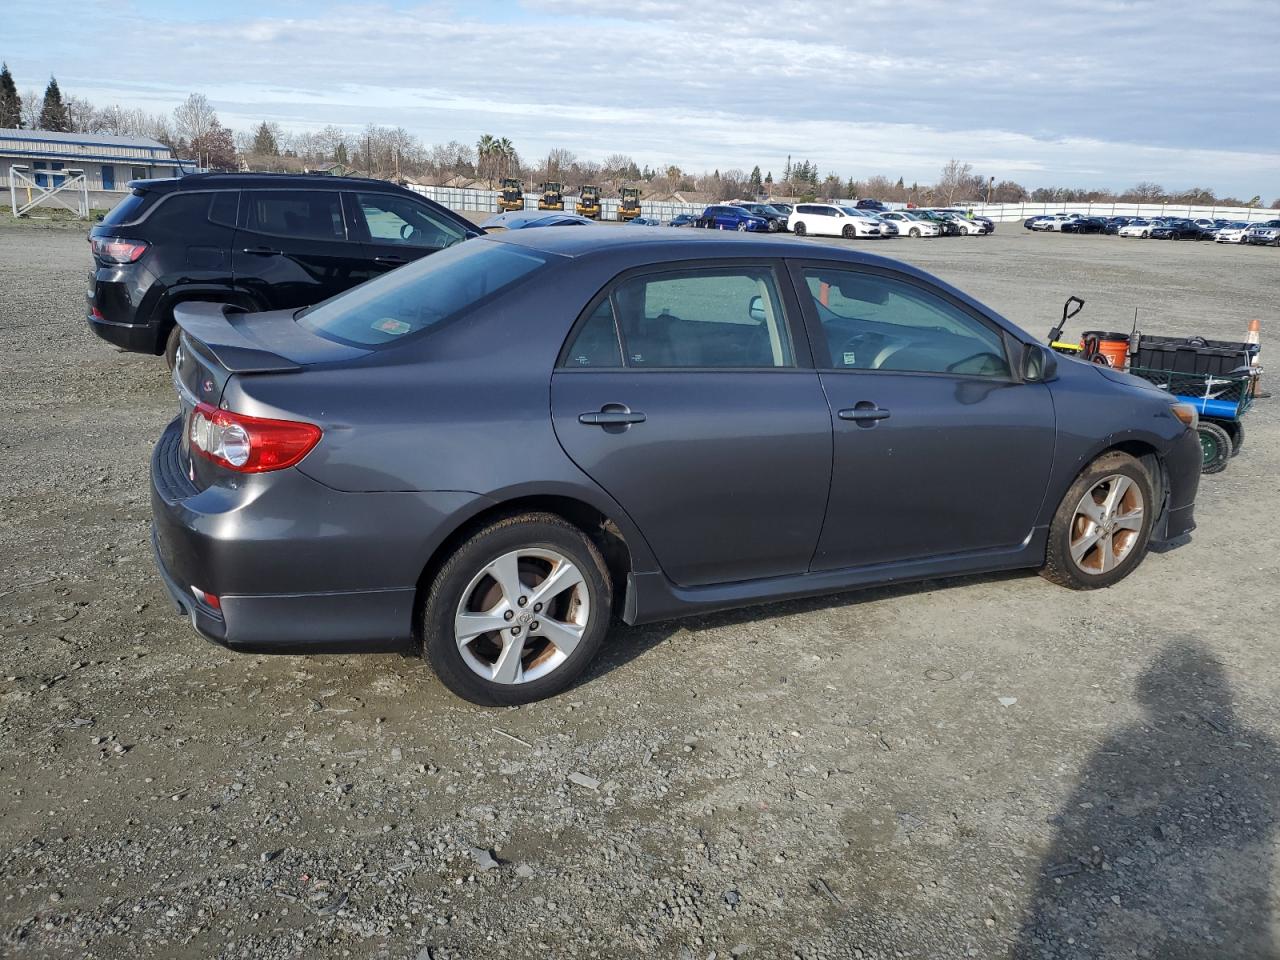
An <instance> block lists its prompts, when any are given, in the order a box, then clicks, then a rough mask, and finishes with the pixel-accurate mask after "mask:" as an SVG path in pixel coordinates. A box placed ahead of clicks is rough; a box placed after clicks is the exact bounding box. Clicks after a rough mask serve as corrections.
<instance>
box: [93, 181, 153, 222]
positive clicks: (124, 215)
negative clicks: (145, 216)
mask: <svg viewBox="0 0 1280 960" xmlns="http://www.w3.org/2000/svg"><path fill="white" fill-rule="evenodd" d="M146 206H147V193H146V191H145V190H133V191H131V192H130V193H129V195H128V196H127V197H125V198H124V199H123V200H121V201H120V202H119V203H117V204H116V205H115V206H114V207H112V208H111V212H110V213H108V214H107V215H106V216H105V217H103V218H102V222H103V223H104V224H106V225H107V226H108V227H115V226H119V225H120V224H122V223H133V221H135V220H137V219H138V218H139V217H140V216H142V211H143V210H144V209H145V208H146Z"/></svg>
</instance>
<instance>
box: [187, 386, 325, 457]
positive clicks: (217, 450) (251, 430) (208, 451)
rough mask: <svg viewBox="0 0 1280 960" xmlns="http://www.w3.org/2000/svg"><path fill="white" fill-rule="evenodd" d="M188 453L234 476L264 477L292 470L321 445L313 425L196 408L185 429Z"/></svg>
mask: <svg viewBox="0 0 1280 960" xmlns="http://www.w3.org/2000/svg"><path fill="white" fill-rule="evenodd" d="M187 430H188V431H189V434H188V436H189V438H190V440H191V449H192V450H194V451H195V452H196V453H198V454H200V456H202V457H204V458H205V459H207V460H212V461H213V462H214V463H216V464H218V465H219V466H222V467H226V468H227V469H228V470H235V471H236V472H237V473H266V472H267V471H268V470H283V469H284V468H285V467H291V466H293V465H294V464H295V463H297V462H298V461H300V460H301V459H302V458H303V457H305V456H306V455H307V454H308V453H310V452H311V449H312V448H313V447H314V446H315V445H316V444H317V443H319V442H320V436H321V431H320V428H319V427H317V426H316V425H315V424H313V423H299V422H297V421H294V420H267V419H265V418H263V417H249V416H246V415H244V414H243V413H232V412H231V411H230V410H219V409H218V408H217V407H215V406H213V405H211V404H208V403H201V404H198V405H197V406H196V408H195V410H194V411H192V414H191V422H190V423H189V424H188V425H187Z"/></svg>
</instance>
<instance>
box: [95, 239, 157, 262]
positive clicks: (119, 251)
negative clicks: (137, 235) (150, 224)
mask: <svg viewBox="0 0 1280 960" xmlns="http://www.w3.org/2000/svg"><path fill="white" fill-rule="evenodd" d="M89 246H90V247H91V248H92V249H93V255H94V256H95V257H97V258H98V259H99V260H101V261H103V262H104V263H136V262H137V260H138V258H139V257H141V256H142V255H143V254H144V253H146V252H147V244H146V242H145V241H143V240H120V239H117V238H115V237H90V238H89Z"/></svg>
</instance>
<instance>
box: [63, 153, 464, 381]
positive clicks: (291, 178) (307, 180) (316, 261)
mask: <svg viewBox="0 0 1280 960" xmlns="http://www.w3.org/2000/svg"><path fill="white" fill-rule="evenodd" d="M129 186H130V188H131V190H130V193H129V195H128V196H127V197H125V198H124V199H123V200H121V201H120V202H119V203H118V204H116V206H115V208H114V209H113V210H112V211H111V212H110V213H108V214H107V215H106V217H105V218H104V219H103V220H102V222H101V223H99V224H97V225H96V226H94V228H93V229H92V230H91V231H90V232H89V243H90V245H91V247H92V250H93V267H94V269H93V272H92V273H91V274H90V276H89V289H88V292H87V293H86V294H85V296H86V299H87V300H88V301H89V314H88V321H89V326H90V327H91V328H92V329H93V331H94V333H96V334H97V335H98V336H100V337H102V339H104V340H107V341H109V342H110V343H114V344H116V345H117V346H120V347H124V348H125V349H126V350H136V351H138V352H140V353H153V354H161V353H163V354H164V355H165V357H166V358H167V359H168V361H169V363H170V365H171V366H172V364H173V355H174V352H175V350H176V349H177V343H178V338H177V336H176V333H175V328H174V325H173V308H174V306H175V305H176V304H179V303H182V302H184V301H189V300H204V301H214V302H220V303H230V304H234V305H236V306H238V307H241V308H243V309H245V310H248V311H260V310H284V309H290V308H296V307H306V306H310V305H311V304H313V303H319V302H320V301H321V300H325V299H327V298H329V297H332V296H334V295H335V294H338V293H341V292H342V291H344V290H346V289H348V288H349V287H353V286H355V285H356V284H358V283H363V282H364V281H365V280H368V279H370V278H371V277H376V276H377V275H378V274H381V273H385V272H386V271H388V270H391V269H394V268H395V267H398V266H399V265H401V264H403V263H409V262H410V261H412V260H417V259H418V258H419V257H423V256H425V255H426V254H428V253H433V252H435V251H436V250H441V249H443V248H444V247H447V246H450V245H451V244H454V243H457V242H459V241H460V240H465V239H467V238H468V237H475V236H480V235H481V231H480V229H479V228H478V227H476V226H474V225H473V224H472V223H471V222H470V221H468V220H465V219H463V218H462V217H460V216H458V215H457V214H455V213H453V212H452V211H450V210H448V209H446V208H445V207H442V206H441V205H440V204H438V203H435V202H434V201H431V200H428V199H427V198H426V197H422V196H419V195H418V194H416V193H413V192H411V191H409V190H406V189H404V188H403V187H398V186H396V185H394V184H391V183H386V182H384V181H380V180H364V179H357V178H352V177H326V176H306V175H288V174H265V173H261V174H253V173H248V174H228V173H208V174H196V175H194V176H187V177H181V178H178V179H174V180H143V181H135V182H133V183H130V185H129Z"/></svg>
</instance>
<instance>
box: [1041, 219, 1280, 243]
mask: <svg viewBox="0 0 1280 960" xmlns="http://www.w3.org/2000/svg"><path fill="white" fill-rule="evenodd" d="M1022 225H1023V226H1024V227H1026V228H1027V229H1028V230H1033V231H1036V232H1039V233H1054V232H1057V233H1103V234H1112V235H1115V236H1120V237H1129V238H1139V239H1143V240H1147V239H1151V240H1214V241H1216V242H1218V243H1252V244H1268V245H1271V246H1280V220H1268V221H1265V222H1263V223H1246V222H1245V221H1242V220H1225V219H1210V218H1208V217H1198V218H1195V219H1192V218H1190V217H1090V216H1086V215H1085V214H1082V213H1050V214H1042V215H1040V216H1035V217H1028V218H1027V219H1026V220H1024V221H1023V222H1022Z"/></svg>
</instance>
